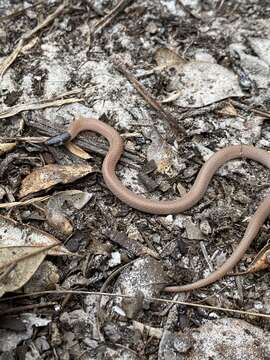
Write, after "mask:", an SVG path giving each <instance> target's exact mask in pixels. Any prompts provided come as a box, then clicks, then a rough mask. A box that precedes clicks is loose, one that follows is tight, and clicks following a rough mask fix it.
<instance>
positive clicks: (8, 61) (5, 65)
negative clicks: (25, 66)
mask: <svg viewBox="0 0 270 360" xmlns="http://www.w3.org/2000/svg"><path fill="white" fill-rule="evenodd" d="M67 4H68V1H67V0H65V1H63V3H62V4H61V5H59V6H58V8H57V9H56V10H55V11H54V12H53V13H52V14H50V15H49V16H48V17H47V18H46V19H45V20H44V21H42V22H41V23H40V24H39V25H37V26H36V27H35V28H34V29H32V30H30V31H28V32H26V33H25V34H24V35H23V36H22V37H21V39H20V40H19V43H18V45H17V46H16V48H15V49H14V50H13V51H12V53H11V54H10V55H9V56H8V57H7V58H6V59H5V60H4V61H3V62H2V63H1V64H0V80H1V79H2V77H3V75H4V74H5V72H6V71H7V69H8V68H9V67H10V66H11V64H12V63H13V62H14V61H15V60H16V58H17V57H18V55H19V54H20V53H21V51H22V50H23V47H24V45H26V44H25V43H26V41H27V40H29V39H31V37H32V36H33V35H35V34H36V33H37V32H38V31H39V30H41V29H43V28H44V27H46V26H47V25H48V24H49V23H50V22H52V21H53V20H54V19H55V18H57V17H58V16H59V15H60V14H61V12H62V11H63V10H64V8H65V7H66V5H67Z"/></svg>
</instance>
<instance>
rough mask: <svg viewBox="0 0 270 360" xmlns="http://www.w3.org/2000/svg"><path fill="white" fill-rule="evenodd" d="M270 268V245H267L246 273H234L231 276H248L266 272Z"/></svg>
mask: <svg viewBox="0 0 270 360" xmlns="http://www.w3.org/2000/svg"><path fill="white" fill-rule="evenodd" d="M269 267H270V245H269V244H267V245H266V246H264V247H263V248H262V249H261V251H260V252H259V253H258V254H257V255H256V257H255V258H254V260H253V261H252V263H251V264H250V266H249V267H248V269H247V270H246V271H242V272H237V273H232V274H230V275H233V276H237V275H246V274H250V273H255V272H258V271H261V270H265V269H267V268H269Z"/></svg>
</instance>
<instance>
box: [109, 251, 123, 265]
mask: <svg viewBox="0 0 270 360" xmlns="http://www.w3.org/2000/svg"><path fill="white" fill-rule="evenodd" d="M108 264H109V266H110V267H114V266H117V265H120V264H121V254H120V252H118V251H115V252H113V253H112V254H111V259H110V260H109V262H108Z"/></svg>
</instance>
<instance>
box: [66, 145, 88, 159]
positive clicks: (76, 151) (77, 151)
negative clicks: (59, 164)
mask: <svg viewBox="0 0 270 360" xmlns="http://www.w3.org/2000/svg"><path fill="white" fill-rule="evenodd" d="M65 146H66V148H67V149H68V150H69V151H70V152H71V153H72V154H73V155H76V156H78V157H80V158H81V159H85V160H88V159H91V158H92V156H91V155H89V154H88V152H86V151H84V150H83V149H82V148H80V147H79V146H78V145H75V144H73V143H72V142H71V141H69V142H68V143H66V144H65Z"/></svg>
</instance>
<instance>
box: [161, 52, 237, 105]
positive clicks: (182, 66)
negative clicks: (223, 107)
mask: <svg viewBox="0 0 270 360" xmlns="http://www.w3.org/2000/svg"><path fill="white" fill-rule="evenodd" d="M156 61H157V63H158V65H159V66H158V68H156V69H155V70H156V71H157V70H162V69H164V68H173V69H175V72H174V74H168V75H167V76H168V88H167V90H168V92H170V93H171V94H170V95H169V96H168V97H167V98H166V99H163V100H162V102H172V101H173V102H174V103H175V104H177V105H178V106H181V107H187V108H197V107H203V106H206V105H210V104H212V103H214V102H217V101H220V100H223V99H227V98H230V97H235V96H237V97H239V96H243V92H242V90H241V88H240V85H239V81H238V77H237V76H236V75H235V74H234V73H233V72H232V71H230V70H229V69H227V68H225V67H224V66H221V65H219V64H216V63H213V62H206V61H193V60H192V61H185V60H184V59H183V58H181V57H180V56H179V55H177V54H176V53H174V52H172V51H171V50H169V49H166V48H162V49H159V50H158V51H157V53H156Z"/></svg>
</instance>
